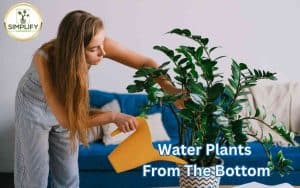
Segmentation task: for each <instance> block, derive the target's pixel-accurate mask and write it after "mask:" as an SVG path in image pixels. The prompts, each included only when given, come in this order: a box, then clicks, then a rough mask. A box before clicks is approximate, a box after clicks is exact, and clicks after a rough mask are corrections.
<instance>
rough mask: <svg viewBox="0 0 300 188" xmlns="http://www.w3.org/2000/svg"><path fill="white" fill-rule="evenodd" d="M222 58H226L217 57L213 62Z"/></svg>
mask: <svg viewBox="0 0 300 188" xmlns="http://www.w3.org/2000/svg"><path fill="white" fill-rule="evenodd" d="M224 57H226V56H219V57H217V58H215V59H214V61H217V60H219V59H222V58H224Z"/></svg>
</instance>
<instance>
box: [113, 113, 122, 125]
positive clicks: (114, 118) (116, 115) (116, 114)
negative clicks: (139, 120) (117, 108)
mask: <svg viewBox="0 0 300 188" xmlns="http://www.w3.org/2000/svg"><path fill="white" fill-rule="evenodd" d="M119 114H120V112H111V121H112V122H113V123H116V121H117V117H118V115H119Z"/></svg>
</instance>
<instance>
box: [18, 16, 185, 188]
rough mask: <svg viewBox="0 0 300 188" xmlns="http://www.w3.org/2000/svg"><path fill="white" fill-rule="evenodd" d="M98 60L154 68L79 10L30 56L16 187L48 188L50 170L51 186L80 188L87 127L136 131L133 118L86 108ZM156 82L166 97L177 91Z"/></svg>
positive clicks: (21, 103) (21, 89)
mask: <svg viewBox="0 0 300 188" xmlns="http://www.w3.org/2000/svg"><path fill="white" fill-rule="evenodd" d="M102 58H110V59H112V60H115V61H116V62H119V63H122V64H124V65H127V66H129V67H133V68H139V67H142V66H149V67H157V64H156V63H155V62H154V61H153V60H152V59H150V58H147V57H144V56H142V55H140V54H137V53H135V52H132V51H130V50H128V49H126V48H123V47H122V46H120V45H119V44H118V43H117V42H115V41H114V40H112V39H111V38H109V37H107V36H106V35H105V31H104V28H103V23H102V21H101V20H100V19H99V18H98V17H95V16H93V15H91V14H90V13H87V12H85V11H80V10H78V11H73V12H70V13H69V14H67V15H66V16H65V17H64V18H63V20H62V21H61V23H60V25H59V29H58V33H57V37H56V39H54V40H52V41H50V42H48V43H46V44H44V45H42V47H41V48H40V49H39V50H37V52H36V53H35V54H34V57H33V61H32V63H31V65H30V68H29V69H28V70H27V71H26V73H25V75H24V76H23V77H22V79H21V81H20V83H19V85H18V89H17V93H16V103H15V111H16V116H15V128H16V129H15V130H16V131H15V133H16V134H15V140H16V142H15V160H14V161H15V167H14V168H15V170H14V175H15V177H14V178H15V187H16V188H18V187H30V188H34V187H38V188H41V187H47V180H48V172H49V169H50V173H51V177H52V180H51V186H52V187H79V172H78V165H77V157H78V143H79V142H81V143H83V144H84V145H87V144H88V128H90V127H92V126H99V125H103V124H106V123H110V122H114V123H115V124H116V125H117V126H118V127H119V129H121V130H122V131H123V132H128V131H132V130H135V129H136V127H137V122H136V120H135V118H134V117H133V116H130V115H127V114H123V113H118V112H92V111H91V110H90V109H89V95H88V70H89V69H90V68H91V66H92V65H97V64H99V63H100V62H101V60H102ZM157 82H158V83H159V84H160V85H161V87H162V88H163V89H164V90H165V91H166V92H179V90H178V89H176V88H174V87H173V86H172V84H171V83H170V82H168V81H167V80H166V79H163V78H159V79H158V80H157ZM70 148H71V150H70ZM70 151H72V152H70Z"/></svg>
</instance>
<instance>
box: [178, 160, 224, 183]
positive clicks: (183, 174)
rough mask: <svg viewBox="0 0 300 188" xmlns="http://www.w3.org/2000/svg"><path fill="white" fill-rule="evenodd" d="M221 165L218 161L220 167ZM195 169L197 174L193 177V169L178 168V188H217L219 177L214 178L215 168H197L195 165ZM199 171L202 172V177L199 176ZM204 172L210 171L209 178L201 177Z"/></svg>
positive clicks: (181, 166)
mask: <svg viewBox="0 0 300 188" xmlns="http://www.w3.org/2000/svg"><path fill="white" fill-rule="evenodd" d="M223 164H224V162H223V160H222V159H220V165H223ZM195 167H196V168H197V169H198V173H197V174H195V175H194V168H192V167H190V168H187V167H186V166H185V165H180V166H179V169H180V176H179V185H180V188H219V185H220V180H221V177H217V176H216V173H215V171H216V166H209V167H199V166H196V165H195ZM204 169H206V170H204ZM188 171H190V172H188ZM199 171H201V172H202V175H199ZM204 171H210V173H209V176H205V175H203V172H204Z"/></svg>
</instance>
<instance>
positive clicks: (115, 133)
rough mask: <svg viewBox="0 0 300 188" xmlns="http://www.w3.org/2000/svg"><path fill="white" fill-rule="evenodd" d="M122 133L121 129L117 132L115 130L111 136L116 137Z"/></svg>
mask: <svg viewBox="0 0 300 188" xmlns="http://www.w3.org/2000/svg"><path fill="white" fill-rule="evenodd" d="M121 132H122V131H121V130H120V129H119V128H117V129H116V130H114V131H113V132H112V133H111V136H116V135H118V134H119V133H121Z"/></svg>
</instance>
